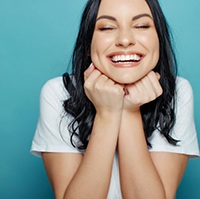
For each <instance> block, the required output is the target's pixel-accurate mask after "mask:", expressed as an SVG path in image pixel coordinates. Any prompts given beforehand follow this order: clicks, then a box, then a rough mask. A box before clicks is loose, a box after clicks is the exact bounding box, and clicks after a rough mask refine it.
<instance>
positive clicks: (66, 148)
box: [31, 77, 79, 156]
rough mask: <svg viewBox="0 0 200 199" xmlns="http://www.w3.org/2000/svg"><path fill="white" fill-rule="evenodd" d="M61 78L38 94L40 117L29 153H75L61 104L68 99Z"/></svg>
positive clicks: (54, 80)
mask: <svg viewBox="0 0 200 199" xmlns="http://www.w3.org/2000/svg"><path fill="white" fill-rule="evenodd" d="M68 97H69V96H68V93H67V91H66V90H65V88H64V85H63V81H62V77H57V78H54V79H52V80H49V81H48V82H46V83H45V85H44V86H43V87H42V90H41V94H40V115H39V120H38V124H37V128H36V131H35V135H34V138H33V140H32V146H31V153H32V154H34V155H36V156H41V152H63V153H64V152H68V153H77V152H79V151H78V149H76V148H74V147H73V146H72V144H71V142H70V135H69V131H68V128H67V127H68V124H69V122H70V121H71V118H70V116H67V115H66V113H65V111H64V108H63V102H64V100H66V99H67V98H68Z"/></svg>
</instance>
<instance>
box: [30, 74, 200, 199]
mask: <svg viewBox="0 0 200 199" xmlns="http://www.w3.org/2000/svg"><path fill="white" fill-rule="evenodd" d="M176 92H177V99H176V103H177V105H176V123H175V126H174V128H173V130H172V132H171V135H172V137H173V138H174V139H177V140H180V142H179V143H178V146H173V145H171V144H169V143H168V141H167V140H166V139H165V137H164V136H162V135H161V134H160V133H159V132H158V131H157V130H155V131H154V132H153V135H152V136H151V137H150V138H149V141H150V143H151V144H152V148H150V149H149V151H150V152H156V151H159V152H172V153H180V154H186V155H189V156H192V157H194V156H199V147H198V140H197V134H196V129H195V124H194V112H193V110H194V107H193V92H192V88H191V86H190V84H189V82H188V81H187V80H186V79H184V78H181V77H177V81H176ZM68 97H69V94H68V92H67V91H66V89H65V87H64V85H63V80H62V77H57V78H54V79H51V80H49V81H48V82H47V83H46V84H45V85H44V86H43V88H42V90H41V96H40V117H39V120H38V124H37V129H36V132H35V136H34V138H33V141H32V147H31V152H32V153H33V154H34V155H36V156H41V152H61V153H80V152H79V151H78V149H76V148H74V147H73V146H72V145H71V142H70V135H69V132H68V129H67V127H68V124H69V122H70V121H71V119H72V118H71V117H70V116H68V115H66V112H65V111H64V108H63V102H64V100H66V99H67V98H68ZM113 198H115V199H122V196H121V190H120V181H119V168H118V156H117V152H116V154H115V158H114V163H113V170H112V177H111V183H110V189H109V194H108V197H107V199H113Z"/></svg>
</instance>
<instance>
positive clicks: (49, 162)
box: [43, 68, 124, 199]
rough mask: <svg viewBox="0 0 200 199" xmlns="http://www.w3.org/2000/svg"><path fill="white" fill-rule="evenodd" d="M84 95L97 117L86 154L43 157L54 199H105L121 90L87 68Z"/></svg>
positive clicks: (119, 110) (119, 108) (116, 137)
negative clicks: (91, 103)
mask: <svg viewBox="0 0 200 199" xmlns="http://www.w3.org/2000/svg"><path fill="white" fill-rule="evenodd" d="M89 70H91V71H89V72H88V73H89V74H86V81H85V91H86V94H87V96H88V98H89V99H90V100H91V101H92V102H93V104H94V106H95V108H96V116H95V120H94V125H93V129H92V133H91V136H90V141H89V144H88V147H87V149H86V152H85V154H84V155H83V156H82V155H80V154H67V153H65V154H48V153H44V154H43V159H44V164H45V167H46V171H47V173H48V176H49V179H50V182H51V184H52V186H53V189H54V192H55V195H56V199H61V198H67V199H70V198H73V199H76V198H77V199H84V198H87V199H90V198H91V199H93V198H94V195H95V198H97V199H98V198H99V199H104V198H106V197H107V194H108V190H109V185H110V178H111V173H112V164H113V159H114V154H115V150H116V144H117V139H118V134H119V127H120V121H121V113H122V106H123V95H124V91H123V88H122V87H121V86H119V85H116V84H115V83H114V82H113V81H111V80H109V79H108V78H107V77H105V76H103V75H102V74H101V73H100V72H99V71H98V70H94V68H90V69H89Z"/></svg>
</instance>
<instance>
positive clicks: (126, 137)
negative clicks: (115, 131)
mask: <svg viewBox="0 0 200 199" xmlns="http://www.w3.org/2000/svg"><path fill="white" fill-rule="evenodd" d="M118 150H119V167H120V181H121V189H122V194H123V198H124V199H129V198H130V199H133V198H137V199H148V198H149V199H151V198H154V199H164V198H165V191H164V187H163V184H162V182H161V179H160V177H159V175H158V173H157V171H156V169H155V167H154V164H153V162H152V160H151V157H150V154H149V152H148V148H147V144H146V140H145V136H144V130H143V125H142V119H141V114H140V112H139V111H138V112H137V113H134V114H130V113H123V116H122V122H121V127H120V133H119V140H118Z"/></svg>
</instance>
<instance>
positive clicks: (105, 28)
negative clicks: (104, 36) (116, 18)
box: [99, 26, 114, 31]
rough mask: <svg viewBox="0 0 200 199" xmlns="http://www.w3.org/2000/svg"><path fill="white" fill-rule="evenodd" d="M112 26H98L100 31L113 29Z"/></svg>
mask: <svg viewBox="0 0 200 199" xmlns="http://www.w3.org/2000/svg"><path fill="white" fill-rule="evenodd" d="M113 29H114V28H113V27H110V26H105V27H101V28H99V30H100V31H106V30H107V31H109V30H113Z"/></svg>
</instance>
